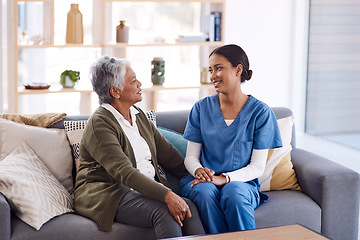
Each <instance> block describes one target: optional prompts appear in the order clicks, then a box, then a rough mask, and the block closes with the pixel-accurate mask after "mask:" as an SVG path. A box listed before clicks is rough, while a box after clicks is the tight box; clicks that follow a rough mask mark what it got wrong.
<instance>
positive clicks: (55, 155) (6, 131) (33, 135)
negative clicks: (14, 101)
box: [0, 118, 74, 194]
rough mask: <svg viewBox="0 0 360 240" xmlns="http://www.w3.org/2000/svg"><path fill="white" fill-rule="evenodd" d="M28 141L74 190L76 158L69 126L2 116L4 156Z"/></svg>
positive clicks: (0, 152)
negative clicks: (26, 122)
mask: <svg viewBox="0 0 360 240" xmlns="http://www.w3.org/2000/svg"><path fill="white" fill-rule="evenodd" d="M24 141H26V142H27V143H28V144H29V146H30V147H31V148H32V149H33V150H34V152H35V153H36V155H38V156H39V158H40V159H41V161H43V162H44V163H45V165H46V167H47V168H48V169H49V170H50V172H51V173H52V174H53V175H54V176H55V177H56V179H57V180H59V182H60V183H61V184H62V185H64V187H65V188H66V189H67V190H68V191H69V193H71V194H72V193H73V189H74V186H73V178H72V169H73V160H72V156H71V148H70V146H69V141H68V140H67V138H66V133H65V130H64V129H53V128H52V129H49V128H42V127H34V126H29V125H24V124H20V123H16V122H13V121H9V120H6V119H2V118H0V160H2V159H4V158H5V157H6V156H7V155H9V154H10V152H12V151H13V150H14V149H15V148H16V147H17V146H19V145H20V144H21V143H22V142H24Z"/></svg>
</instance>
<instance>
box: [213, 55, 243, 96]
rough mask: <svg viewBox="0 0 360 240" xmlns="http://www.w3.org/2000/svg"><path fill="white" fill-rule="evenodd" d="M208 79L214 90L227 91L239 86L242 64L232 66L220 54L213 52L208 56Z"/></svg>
mask: <svg viewBox="0 0 360 240" xmlns="http://www.w3.org/2000/svg"><path fill="white" fill-rule="evenodd" d="M209 73H210V80H211V82H212V83H213V85H214V87H215V90H216V92H218V93H224V94H225V93H228V92H230V91H233V90H235V89H239V88H240V83H241V73H242V65H241V64H239V65H238V66H237V67H233V66H232V65H231V63H230V62H229V61H228V60H227V59H226V58H225V57H224V56H222V55H219V54H213V55H211V56H210V58H209Z"/></svg>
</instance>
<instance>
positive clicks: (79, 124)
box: [64, 120, 88, 171]
mask: <svg viewBox="0 0 360 240" xmlns="http://www.w3.org/2000/svg"><path fill="white" fill-rule="evenodd" d="M87 122H88V121H87V120H79V121H64V127H65V131H66V135H67V137H68V140H69V143H70V146H71V152H72V154H73V158H74V161H75V167H76V171H77V170H78V169H79V157H80V149H79V146H80V141H81V138H82V135H83V133H84V129H85V127H86V124H87Z"/></svg>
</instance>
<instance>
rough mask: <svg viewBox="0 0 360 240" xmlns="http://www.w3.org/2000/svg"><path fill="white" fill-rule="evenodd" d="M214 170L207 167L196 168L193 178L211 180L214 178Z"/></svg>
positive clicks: (204, 180)
mask: <svg viewBox="0 0 360 240" xmlns="http://www.w3.org/2000/svg"><path fill="white" fill-rule="evenodd" d="M214 175H215V172H214V170H210V169H209V168H207V167H204V168H198V169H196V171H195V178H196V179H198V180H201V181H203V182H211V181H212V180H213V178H214Z"/></svg>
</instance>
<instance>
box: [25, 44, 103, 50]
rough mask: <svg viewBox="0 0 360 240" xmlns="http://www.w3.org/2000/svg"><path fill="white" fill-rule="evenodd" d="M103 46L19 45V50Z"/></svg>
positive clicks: (98, 46)
mask: <svg viewBox="0 0 360 240" xmlns="http://www.w3.org/2000/svg"><path fill="white" fill-rule="evenodd" d="M101 47H103V46H102V45H101V44H63V45H56V44H40V45H18V49H34V48H101Z"/></svg>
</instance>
